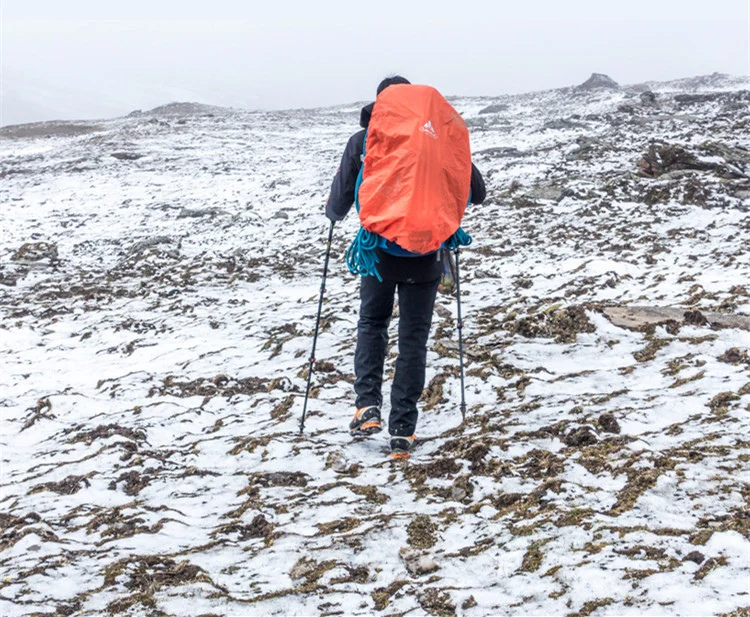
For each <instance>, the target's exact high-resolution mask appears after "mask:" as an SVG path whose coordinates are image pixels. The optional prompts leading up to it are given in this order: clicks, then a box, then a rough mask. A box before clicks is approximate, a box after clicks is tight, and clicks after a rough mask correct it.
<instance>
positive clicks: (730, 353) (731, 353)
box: [716, 347, 750, 365]
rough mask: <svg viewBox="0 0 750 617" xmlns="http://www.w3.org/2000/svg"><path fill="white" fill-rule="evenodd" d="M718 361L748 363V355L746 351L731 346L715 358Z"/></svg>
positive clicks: (749, 362)
mask: <svg viewBox="0 0 750 617" xmlns="http://www.w3.org/2000/svg"><path fill="white" fill-rule="evenodd" d="M716 359H717V360H718V361H719V362H725V363H727V364H748V365H750V355H749V354H748V353H747V351H744V350H741V349H738V348H737V347H731V348H729V349H727V350H726V351H725V352H724V353H723V354H721V355H720V356H719V357H718V358H716Z"/></svg>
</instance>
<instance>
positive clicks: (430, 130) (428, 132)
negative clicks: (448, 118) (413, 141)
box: [419, 120, 438, 139]
mask: <svg viewBox="0 0 750 617" xmlns="http://www.w3.org/2000/svg"><path fill="white" fill-rule="evenodd" d="M419 130H420V131H422V132H423V133H425V134H426V135H429V136H430V137H432V138H433V139H437V138H438V136H437V133H436V132H435V129H433V128H432V120H428V121H427V123H426V124H425V125H424V126H423V127H422V128H420V129H419Z"/></svg>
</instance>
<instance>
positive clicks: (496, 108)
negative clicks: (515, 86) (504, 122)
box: [479, 103, 510, 114]
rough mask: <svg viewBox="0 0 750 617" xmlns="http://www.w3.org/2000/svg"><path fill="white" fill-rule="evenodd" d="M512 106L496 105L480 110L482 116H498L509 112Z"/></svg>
mask: <svg viewBox="0 0 750 617" xmlns="http://www.w3.org/2000/svg"><path fill="white" fill-rule="evenodd" d="M509 107H510V106H509V105H506V104H505V103H495V104H494V105H488V106H487V107H485V108H484V109H482V110H480V112H479V113H480V114H498V113H500V112H503V111H508V108H509Z"/></svg>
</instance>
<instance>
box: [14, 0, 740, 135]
mask: <svg viewBox="0 0 750 617" xmlns="http://www.w3.org/2000/svg"><path fill="white" fill-rule="evenodd" d="M615 5H616V6H615ZM0 13H1V15H0V34H1V37H2V38H1V40H0V54H1V55H0V69H1V70H2V72H1V73H0V87H1V91H0V125H5V124H15V123H20V122H30V121H35V120H48V119H53V118H61V119H75V118H100V117H111V116H118V115H122V114H125V113H128V112H130V111H132V110H133V109H149V108H151V107H154V106H156V105H160V104H163V103H167V102H171V101H177V100H182V101H184V100H190V101H198V102H203V103H213V104H218V105H227V106H232V107H241V108H250V109H269V108H287V107H316V106H323V105H333V104H341V103H349V102H354V101H360V100H366V99H372V98H373V96H374V94H375V87H376V85H377V83H378V82H379V81H380V79H381V78H382V77H383V76H385V75H387V74H390V73H401V74H403V75H405V76H406V77H408V78H409V79H411V80H412V81H413V82H416V83H429V84H432V85H434V86H436V87H437V88H438V89H440V90H441V91H442V92H443V93H444V94H446V95H450V94H455V95H477V94H486V95H496V94H504V93H514V92H524V91H529V90H540V89H547V88H555V87H560V86H567V85H573V84H578V83H580V82H582V81H584V80H585V79H586V78H587V77H588V76H589V74H590V73H592V72H601V73H607V74H609V75H610V76H611V77H612V78H614V79H615V80H617V81H618V82H620V83H622V84H628V83H637V82H641V81H647V80H663V79H674V78H678V77H688V76H693V75H698V74H706V73H712V72H714V71H719V72H723V73H730V74H733V75H748V74H750V0H710V1H706V0H623V1H619V2H611V1H610V2H605V1H604V0H523V1H521V2H517V1H513V2H510V1H507V0H452V1H446V0H432V1H430V0H420V1H416V2H412V1H410V0H380V1H378V0H368V1H367V2H364V1H357V0H346V1H338V0H211V1H194V0H148V1H146V0H125V1H119V0H118V1H116V2H107V1H106V0H0Z"/></svg>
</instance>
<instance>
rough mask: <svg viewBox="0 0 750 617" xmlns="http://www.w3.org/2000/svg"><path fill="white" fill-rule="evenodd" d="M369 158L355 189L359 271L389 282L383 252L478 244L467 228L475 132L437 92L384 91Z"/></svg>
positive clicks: (352, 264)
mask: <svg viewBox="0 0 750 617" xmlns="http://www.w3.org/2000/svg"><path fill="white" fill-rule="evenodd" d="M362 157H363V158H362V160H363V162H362V167H361V168H360V171H359V177H358V178H357V184H356V189H355V203H356V206H357V212H358V213H359V218H360V223H361V225H362V226H361V228H360V230H359V232H358V233H357V237H356V238H355V239H354V241H353V242H352V245H351V246H350V247H349V249H348V251H347V255H346V259H347V265H348V267H349V270H350V271H351V272H352V273H354V274H361V275H362V276H369V275H372V276H376V277H377V278H378V280H381V281H382V278H381V276H380V274H379V273H378V271H377V267H376V264H377V263H378V262H379V259H378V257H377V255H376V252H375V249H376V248H380V249H381V250H383V251H385V252H387V253H389V254H392V255H397V256H404V257H410V256H411V257H415V256H421V255H426V254H430V253H434V252H436V251H437V250H438V249H440V248H441V247H442V246H444V245H446V246H448V248H450V249H451V250H456V249H457V248H458V246H459V245H468V244H469V243H470V242H471V237H470V236H468V234H466V233H465V232H464V231H463V230H462V229H461V228H460V224H461V219H462V218H463V215H464V212H465V210H466V206H467V205H468V203H469V201H470V199H471V149H470V145H469V131H468V129H467V128H466V123H465V122H464V120H463V118H462V117H461V116H460V115H459V114H458V112H457V111H456V110H455V109H454V108H453V107H452V106H451V105H450V103H448V101H446V100H445V99H444V98H443V97H442V96H441V94H440V93H439V92H438V91H437V90H435V88H432V87H430V86H419V85H411V84H408V85H407V84H398V85H393V86H390V87H388V88H386V89H385V90H383V92H381V93H380V95H378V98H377V100H376V104H375V107H374V109H373V113H372V117H371V118H370V122H369V126H368V128H367V132H366V133H365V140H364V145H363V147H362Z"/></svg>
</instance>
